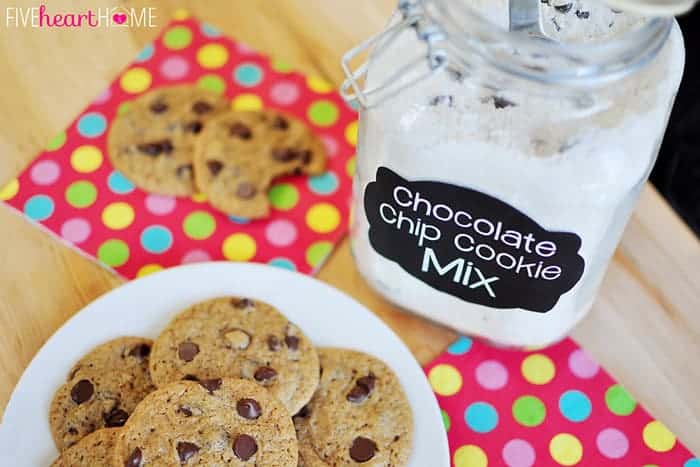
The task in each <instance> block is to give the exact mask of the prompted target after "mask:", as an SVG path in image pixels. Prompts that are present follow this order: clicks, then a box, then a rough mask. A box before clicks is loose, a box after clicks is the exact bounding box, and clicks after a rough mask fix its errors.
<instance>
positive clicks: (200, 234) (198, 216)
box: [182, 211, 216, 240]
mask: <svg viewBox="0 0 700 467" xmlns="http://www.w3.org/2000/svg"><path fill="white" fill-rule="evenodd" d="M182 229H183V230H184V231H185V234H186V235H187V236H188V237H190V238H193V239H195V240H204V239H205V238H209V237H210V236H211V234H213V233H214V230H215V229H216V221H215V220H214V218H213V217H212V216H211V214H209V213H207V212H204V211H195V212H191V213H189V214H188V215H187V217H185V221H184V222H183V223H182Z"/></svg>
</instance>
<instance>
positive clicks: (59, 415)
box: [49, 337, 155, 451]
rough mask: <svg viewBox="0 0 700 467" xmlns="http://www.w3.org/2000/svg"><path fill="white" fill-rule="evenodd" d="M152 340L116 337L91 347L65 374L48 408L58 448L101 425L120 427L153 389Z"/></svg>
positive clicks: (61, 448) (70, 444)
mask: <svg viewBox="0 0 700 467" xmlns="http://www.w3.org/2000/svg"><path fill="white" fill-rule="evenodd" d="M151 345H152V341H151V340H150V339H144V338H141V337H120V338H117V339H114V340H112V341H109V342H106V343H104V344H102V345H99V346H98V347H96V348H94V349H93V350H91V351H90V352H89V353H88V354H87V355H85V356H84V357H83V358H81V359H80V360H79V361H78V362H77V363H76V364H75V365H74V366H73V368H71V370H70V372H69V373H68V377H67V381H66V382H65V383H64V384H63V385H62V386H61V387H60V388H58V390H57V391H56V393H55V394H54V398H53V400H52V401H51V408H50V409H49V424H50V425H51V434H52V436H53V439H54V442H55V443H56V447H58V449H59V451H62V450H64V449H66V448H68V447H70V446H72V445H73V444H75V443H76V442H78V441H79V440H80V439H81V438H82V437H84V436H86V435H88V434H90V433H92V432H93V431H95V430H97V429H99V428H103V427H118V426H122V425H124V423H125V422H126V419H127V418H129V415H130V414H131V412H132V411H133V410H134V408H135V407H136V404H138V403H139V402H140V401H141V399H143V398H144V397H145V396H146V394H148V393H149V392H151V391H153V390H154V389H155V387H154V386H153V383H152V382H151V376H150V373H149V370H148V359H149V354H150V352H151Z"/></svg>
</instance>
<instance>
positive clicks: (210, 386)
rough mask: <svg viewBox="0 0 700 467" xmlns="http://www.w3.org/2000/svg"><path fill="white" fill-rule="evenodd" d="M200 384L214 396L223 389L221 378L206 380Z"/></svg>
mask: <svg viewBox="0 0 700 467" xmlns="http://www.w3.org/2000/svg"><path fill="white" fill-rule="evenodd" d="M199 384H201V385H202V387H203V388H204V389H206V390H207V391H209V394H213V393H214V391H216V390H217V389H219V388H220V387H221V378H212V379H204V380H201V381H199Z"/></svg>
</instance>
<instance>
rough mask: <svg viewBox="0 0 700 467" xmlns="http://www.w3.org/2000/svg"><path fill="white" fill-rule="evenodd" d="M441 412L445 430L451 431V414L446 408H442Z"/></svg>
mask: <svg viewBox="0 0 700 467" xmlns="http://www.w3.org/2000/svg"><path fill="white" fill-rule="evenodd" d="M440 413H441V414H442V424H443V425H445V431H450V426H452V422H451V421H450V416H449V415H448V413H447V412H445V411H444V410H440Z"/></svg>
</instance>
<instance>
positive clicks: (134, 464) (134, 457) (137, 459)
mask: <svg viewBox="0 0 700 467" xmlns="http://www.w3.org/2000/svg"><path fill="white" fill-rule="evenodd" d="M141 457H142V454H141V448H135V449H134V450H133V451H131V455H129V457H127V458H126V461H125V462H124V467H141Z"/></svg>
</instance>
